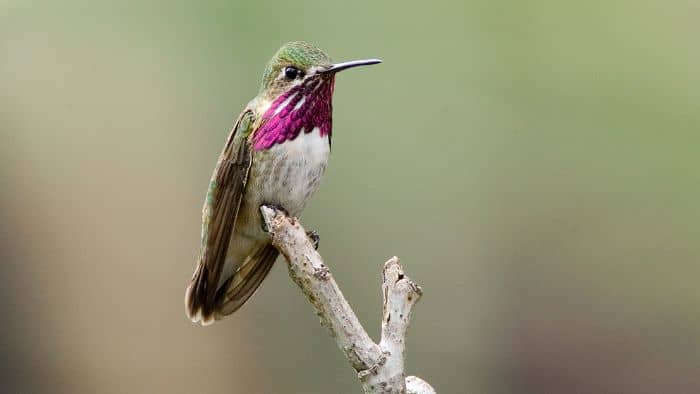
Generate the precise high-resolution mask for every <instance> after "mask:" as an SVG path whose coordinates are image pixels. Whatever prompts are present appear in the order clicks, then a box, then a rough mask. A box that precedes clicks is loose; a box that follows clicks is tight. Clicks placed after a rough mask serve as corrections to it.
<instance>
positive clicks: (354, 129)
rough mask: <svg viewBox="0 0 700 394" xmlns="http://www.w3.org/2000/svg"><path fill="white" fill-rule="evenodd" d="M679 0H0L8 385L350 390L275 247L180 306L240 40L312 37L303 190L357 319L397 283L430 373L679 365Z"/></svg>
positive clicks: (694, 153) (694, 304)
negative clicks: (318, 128)
mask: <svg viewBox="0 0 700 394" xmlns="http://www.w3.org/2000/svg"><path fill="white" fill-rule="evenodd" d="M699 11H700V5H698V4H697V3H694V2H683V1H675V2H665V3H663V2H633V1H629V0H626V1H608V2H554V1H534V2H517V1H496V2H494V1H485V0H475V1H467V2H451V1H446V0H437V1H432V2H421V3H418V2H417V3H410V2H408V3H407V2H374V1H363V0H360V1H353V2H342V1H301V2H298V1H297V2H288V3H285V4H280V3H277V2H264V1H260V2H247V3H238V4H236V2H199V3H187V4H180V3H176V2H165V1H151V2H111V3H103V2H92V1H64V2H61V3H57V2H48V1H17V0H9V1H8V0H6V1H2V2H0V53H1V54H2V56H0V133H1V134H0V137H2V141H3V143H2V144H0V176H1V177H2V178H0V179H2V185H3V186H2V187H1V188H0V219H1V220H0V235H1V236H2V238H0V258H1V259H2V264H0V274H1V275H2V277H3V278H4V279H5V280H4V284H3V286H0V297H2V299H3V302H2V304H0V305H2V306H1V310H2V312H3V317H4V319H3V321H4V322H3V324H2V325H1V326H0V346H1V348H0V349H1V350H2V352H1V353H2V358H0V366H1V367H0V368H1V369H0V379H1V380H2V382H3V386H4V387H5V388H9V389H8V390H7V391H9V392H53V393H56V392H67V393H69V392H100V393H112V392H113V393H122V392H144V393H146V392H169V393H186V392H206V393H278V392H296V393H331V392H333V393H335V392H343V393H346V392H347V393H349V392H357V391H358V389H359V386H358V385H357V383H356V382H355V377H354V375H353V373H352V370H351V369H350V368H349V367H348V366H347V365H346V363H345V361H344V360H343V358H342V355H341V353H340V352H339V351H337V349H336V348H335V345H334V344H333V342H332V340H331V339H330V338H329V337H328V335H327V333H326V332H325V331H324V330H323V329H322V328H321V327H319V325H318V322H317V319H316V318H315V316H314V315H313V313H312V312H311V309H310V308H309V306H308V305H306V304H305V301H304V300H303V297H301V296H299V294H298V291H297V289H296V288H295V287H294V286H293V285H292V284H291V283H290V282H289V280H288V278H287V275H286V272H285V271H286V270H285V267H284V264H281V263H280V262H278V264H277V265H276V267H275V268H274V269H273V272H272V273H271V275H270V278H269V279H267V281H266V283H265V284H264V285H263V286H262V289H261V291H260V292H259V293H258V294H257V295H256V296H255V297H254V298H253V299H252V300H251V302H250V303H249V304H247V305H246V306H245V307H244V308H243V309H242V310H241V311H240V312H239V313H237V314H236V315H234V316H233V317H231V318H230V319H227V320H225V321H223V322H220V323H217V324H215V325H214V326H212V327H208V328H201V327H196V326H193V325H192V324H190V323H189V322H188V321H187V320H186V319H185V315H184V306H183V298H184V288H185V285H186V283H187V281H188V280H189V278H190V275H191V272H192V268H193V266H194V258H195V255H196V252H197V247H198V242H199V239H198V237H199V226H200V224H199V221H200V208H201V203H202V199H203V197H204V192H205V188H206V185H207V182H208V179H209V176H210V174H211V170H212V168H213V165H214V163H215V160H216V158H217V155H218V153H219V150H220V148H221V145H222V144H223V141H224V139H225V137H226V135H227V133H228V131H229V127H230V126H231V124H232V122H233V120H234V119H235V117H236V116H237V115H238V113H239V111H240V110H241V109H242V108H243V106H244V105H245V104H246V102H247V101H248V100H250V99H251V98H252V97H253V96H254V95H255V94H256V92H257V90H258V84H259V80H260V75H261V73H262V71H263V67H264V64H265V62H266V61H267V60H268V58H269V57H270V56H271V55H272V54H273V53H274V51H275V50H276V49H277V48H278V47H279V46H280V45H281V44H282V43H283V42H286V41H290V40H297V39H303V40H307V41H309V42H312V43H314V44H316V45H318V46H320V47H321V48H324V49H325V50H327V51H328V52H329V53H330V54H331V55H332V56H333V57H334V58H335V59H337V60H348V59H354V58H364V57H380V58H382V59H383V60H384V64H382V65H380V66H376V67H372V68H366V69H362V70H359V69H358V70H356V71H352V72H348V73H347V74H342V75H340V76H339V78H338V81H337V84H336V94H335V101H334V108H335V112H334V117H335V118H334V120H335V128H334V141H333V142H334V144H333V155H332V160H331V163H330V167H329V170H328V172H327V174H326V178H325V179H324V182H323V184H322V186H321V190H320V191H319V192H318V193H317V195H316V196H315V197H314V201H312V203H311V204H310V205H309V207H308V209H307V211H306V212H305V215H304V223H305V225H306V227H308V228H315V229H317V230H318V231H319V232H320V234H321V237H322V242H321V253H322V254H323V256H324V257H325V259H326V260H327V262H328V263H329V265H330V266H331V267H332V269H333V272H334V274H335V275H336V277H337V279H338V281H339V283H340V285H341V287H342V288H343V290H344V293H345V294H346V296H347V297H348V298H349V300H350V301H351V303H352V304H353V305H354V306H355V308H356V311H357V313H358V315H359V317H360V318H361V320H362V321H363V322H364V323H365V325H366V327H367V328H368V330H370V332H371V333H373V334H374V335H376V334H377V333H378V330H379V328H378V327H379V313H380V305H379V304H380V301H379V300H380V294H379V273H380V269H381V264H382V262H383V261H384V260H386V258H388V257H389V256H391V255H394V254H396V255H399V256H400V257H401V258H402V259H403V261H404V264H405V265H406V268H407V270H408V272H409V273H410V274H411V276H412V277H414V278H415V279H416V280H417V281H418V282H420V283H421V284H422V285H423V288H424V290H425V296H424V298H423V300H422V301H421V303H420V305H419V306H418V308H417V311H416V314H415V315H414V323H413V325H412V327H411V330H410V332H409V338H408V341H409V344H408V360H407V366H408V371H409V372H410V373H414V374H418V375H420V376H423V377H425V378H426V379H427V380H428V381H430V382H431V383H432V384H433V385H434V386H435V387H436V388H437V389H438V391H439V392H443V393H462V392H474V393H554V392H558V393H561V392H570V393H601V392H606V393H608V392H614V393H661V392H663V393H689V392H700V378H698V375H697V371H698V370H699V368H700V356H698V354H699V353H698V351H700V338H699V335H698V334H699V333H700V318H698V314H697V311H698V310H699V309H700V292H698V285H697V281H698V280H697V278H698V274H700V269H699V268H698V262H699V257H700V244H699V243H698V236H699V235H700V231H699V230H700V224H698V223H700V209H698V201H699V197H700V178H699V176H700V159H699V158H698V157H699V156H698V143H700V133H698V131H699V126H700V110H699V109H700V108H699V107H700V78H698V70H699V69H700V50H698V46H697V44H696V42H695V40H696V37H698V34H699V33H700V28H699V27H698V26H700V25H698V24H697V15H698V12H699Z"/></svg>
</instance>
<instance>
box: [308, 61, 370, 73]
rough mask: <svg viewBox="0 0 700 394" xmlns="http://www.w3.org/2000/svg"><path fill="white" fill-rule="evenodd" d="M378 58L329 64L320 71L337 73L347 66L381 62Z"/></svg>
mask: <svg viewBox="0 0 700 394" xmlns="http://www.w3.org/2000/svg"><path fill="white" fill-rule="evenodd" d="M381 62H382V61H381V60H379V59H365V60H352V61H349V62H343V63H336V64H331V66H330V67H328V68H327V69H325V70H323V71H320V73H321V74H328V73H337V72H338V71H343V70H347V69H348V68H353V67H358V66H369V65H370V64H377V63H381Z"/></svg>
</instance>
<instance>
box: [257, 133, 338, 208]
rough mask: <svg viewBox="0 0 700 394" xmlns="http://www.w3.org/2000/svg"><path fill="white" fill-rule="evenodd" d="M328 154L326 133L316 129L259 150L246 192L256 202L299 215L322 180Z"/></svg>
mask: <svg viewBox="0 0 700 394" xmlns="http://www.w3.org/2000/svg"><path fill="white" fill-rule="evenodd" d="M329 154H330V144H329V142H328V136H324V137H321V133H320V131H319V129H318V128H314V129H313V130H312V131H311V132H309V133H303V132H302V133H300V134H299V136H297V138H295V139H294V140H292V141H287V142H284V143H282V144H277V145H275V146H273V147H272V148H270V149H269V151H267V152H259V153H258V154H256V156H257V157H254V158H253V166H252V168H251V172H255V174H250V175H251V176H250V177H249V179H252V180H253V182H252V183H250V184H249V185H248V187H247V188H246V189H247V190H246V194H247V195H250V196H251V197H252V196H256V197H257V200H258V201H257V202H258V203H259V204H275V205H279V206H281V207H283V208H284V209H286V210H287V211H288V212H289V214H290V215H299V214H300V213H301V211H302V210H303V209H304V206H305V205H306V203H307V202H308V201H309V199H310V198H311V196H312V195H313V193H314V192H315V191H316V189H318V186H319V184H320V183H321V176H322V175H323V173H324V171H325V170H326V165H327V163H328V155H329ZM258 155H259V156H258ZM248 188H250V189H248ZM251 189H252V190H251ZM250 191H253V193H249V192H250ZM251 202H253V201H251ZM259 204H258V205H259Z"/></svg>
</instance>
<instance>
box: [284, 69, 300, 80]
mask: <svg viewBox="0 0 700 394" xmlns="http://www.w3.org/2000/svg"><path fill="white" fill-rule="evenodd" d="M299 75H301V71H299V69H298V68H296V67H292V66H289V67H286V68H285V69H284V76H285V77H287V79H289V80H292V79H295V78H296V77H298V76H299Z"/></svg>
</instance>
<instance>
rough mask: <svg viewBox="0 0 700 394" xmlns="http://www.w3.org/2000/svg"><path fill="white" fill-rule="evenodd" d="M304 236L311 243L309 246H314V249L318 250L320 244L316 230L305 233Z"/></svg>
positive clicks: (319, 237)
mask: <svg viewBox="0 0 700 394" xmlns="http://www.w3.org/2000/svg"><path fill="white" fill-rule="evenodd" d="M306 236H307V237H309V240H310V241H311V244H312V245H313V246H314V249H316V250H318V246H319V244H320V243H321V236H320V235H318V233H317V232H316V230H310V231H307V232H306Z"/></svg>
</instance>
